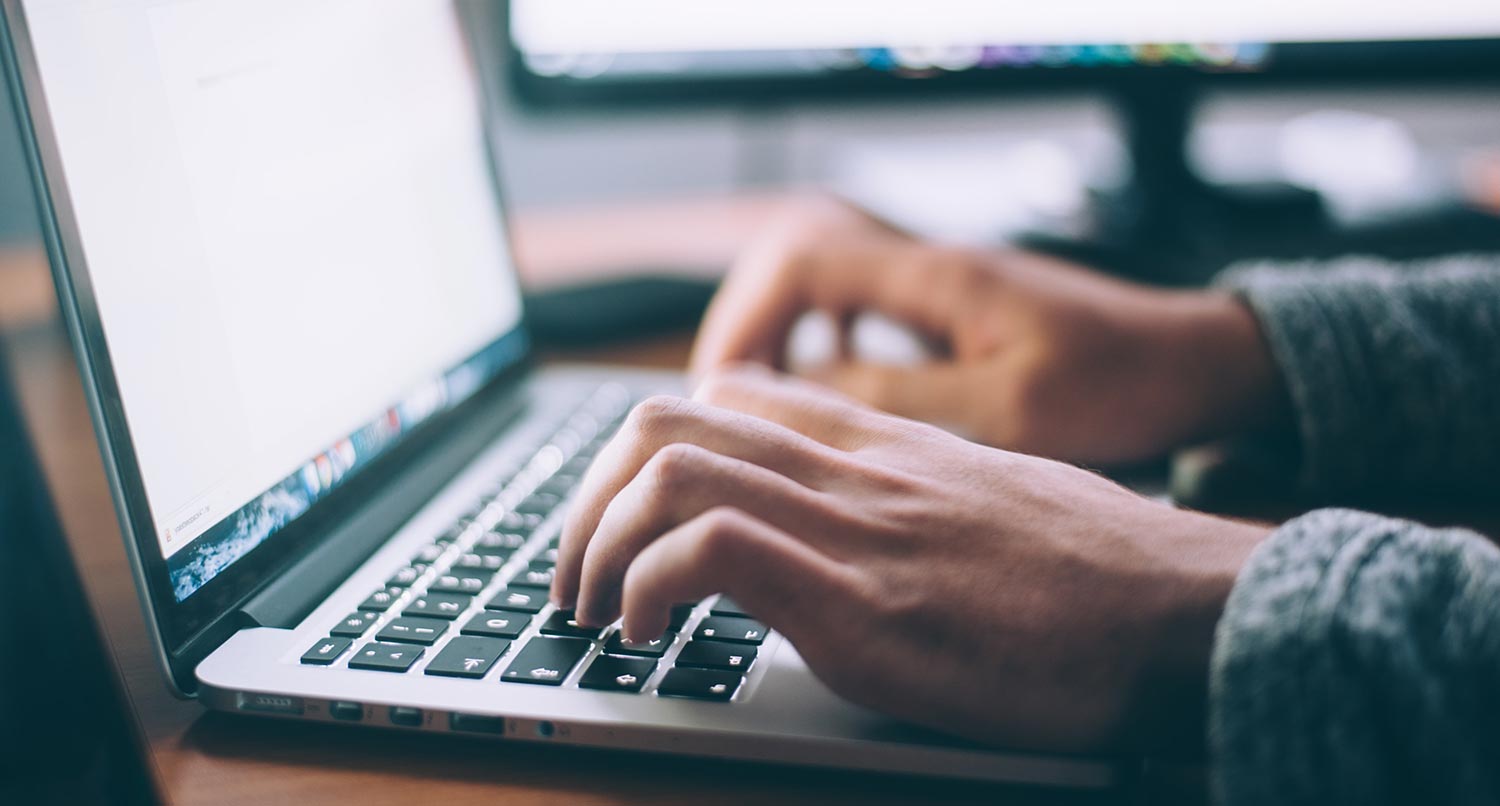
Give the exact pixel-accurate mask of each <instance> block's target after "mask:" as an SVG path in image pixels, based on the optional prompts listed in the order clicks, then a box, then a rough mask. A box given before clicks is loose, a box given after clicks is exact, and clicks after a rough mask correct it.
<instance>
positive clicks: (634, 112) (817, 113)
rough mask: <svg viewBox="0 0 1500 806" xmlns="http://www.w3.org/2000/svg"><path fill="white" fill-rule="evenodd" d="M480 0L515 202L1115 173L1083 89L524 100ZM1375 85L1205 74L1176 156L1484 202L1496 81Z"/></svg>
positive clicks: (1043, 198)
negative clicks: (1219, 78)
mask: <svg viewBox="0 0 1500 806" xmlns="http://www.w3.org/2000/svg"><path fill="white" fill-rule="evenodd" d="M484 5H485V6H487V7H488V8H486V9H485V19H486V21H487V24H488V25H490V26H492V27H491V29H490V30H491V31H492V33H493V37H492V44H493V45H494V46H495V47H496V49H497V58H493V59H491V60H490V62H489V63H490V65H491V66H492V67H493V69H494V70H495V71H496V72H497V73H499V75H496V76H495V78H497V79H498V80H497V81H496V82H495V86H496V87H497V90H498V94H499V95H500V103H499V104H498V109H497V116H498V121H497V130H498V133H499V137H500V140H501V142H502V143H503V148H502V150H501V155H502V156H501V160H502V163H503V177H504V180H505V183H506V191H507V193H508V194H509V196H510V199H511V203H512V205H513V206H514V207H516V208H517V209H518V210H522V211H525V210H537V209H542V210H555V209H559V208H569V207H572V206H578V205H591V206H594V205H601V204H603V205H608V204H615V203H629V202H634V201H638V200H652V199H694V198H703V197H715V196H724V195H729V194H735V193H739V192H743V191H746V190H764V189H768V188H769V189H779V188H784V187H787V186H799V187H802V186H822V187H828V188H831V189H834V190H836V191H839V192H842V193H845V194H847V195H849V196H851V197H853V198H854V199H856V200H858V201H861V202H863V203H865V204H868V205H870V206H871V207H873V208H875V209H876V210H878V211H881V212H883V213H886V214H887V215H890V216H892V217H893V218H896V219H897V220H898V221H900V222H901V223H904V224H907V225H909V226H912V227H914V228H917V229H919V230H923V231H926V232H930V233H932V234H935V235H939V236H942V237H947V238H953V239H962V240H996V239H999V238H1003V237H1005V236H1006V235H1007V234H1009V233H1012V232H1014V231H1017V230H1020V229H1024V228H1026V227H1030V226H1034V225H1036V224H1037V222H1039V221H1046V220H1053V219H1057V218H1059V217H1060V216H1063V215H1065V214H1067V213H1069V212H1070V211H1072V210H1073V209H1075V208H1076V207H1077V206H1078V205H1080V204H1081V203H1082V199H1083V195H1082V194H1083V192H1084V189H1085V188H1086V187H1088V186H1094V187H1100V186H1108V185H1110V184H1112V183H1116V182H1118V181H1119V179H1120V177H1121V175H1122V172H1123V171H1127V170H1128V169H1127V168H1126V167H1125V165H1124V163H1123V154H1122V149H1121V145H1120V140H1119V135H1118V131H1119V130H1118V127H1117V126H1116V118H1115V115H1114V113H1113V110H1112V107H1111V105H1110V103H1109V102H1108V99H1107V98H1106V97H1105V95H1104V94H1103V93H1100V92H1097V91H1091V90H1090V89H1088V88H1086V87H1068V86H1063V85H1059V86H1057V87H1056V88H1046V87H1044V88H1043V89H1042V90H1040V91H1038V90H1032V91H1029V92H1022V93H1015V92H1009V91H992V92H984V91H979V92H965V93H961V94H955V93H926V92H923V91H917V92H902V93H862V94H860V95H861V97H858V98H854V99H850V98H841V97H838V95H839V94H840V93H837V92H834V93H819V94H817V95H815V96H814V97H807V98H802V97H798V96H797V95H796V94H786V93H777V92H769V91H768V92H762V93H758V94H756V93H745V92H739V91H732V90H728V89H726V90H723V91H720V92H717V93H715V92H712V91H710V92H706V93H699V94H698V95H697V96H696V97H694V98H693V99H692V100H691V101H690V102H683V101H676V102H665V103H663V102H659V101H640V102H634V101H625V102H614V103H596V102H592V101H587V102H574V103H568V102H564V103H556V102H553V103H546V104H535V103H526V102H524V101H523V100H522V99H521V98H519V97H518V92H517V85H516V82H514V81H512V80H511V79H512V78H513V77H512V76H507V75H505V73H506V72H509V71H514V70H516V69H517V65H518V62H517V61H516V60H515V59H512V58H508V57H506V55H505V54H503V53H498V51H500V50H502V49H503V47H504V43H506V41H507V40H508V39H509V37H508V34H507V23H508V19H507V15H506V14H505V11H504V8H503V5H504V4H497V3H487V4H484ZM533 66H535V64H533ZM1383 83H1384V82H1370V81H1360V82H1356V83H1352V84H1351V83H1348V82H1342V81H1324V82H1316V81H1314V82H1298V83H1296V84H1285V83H1278V84H1275V85H1270V86H1261V85H1255V86H1243V87H1242V86H1231V87H1227V88H1222V89H1220V88H1217V87H1218V85H1217V84H1216V83H1215V82H1207V83H1205V86H1204V88H1203V90H1202V92H1201V99H1200V108H1199V110H1198V125H1197V126H1196V127H1195V129H1194V131H1193V135H1192V140H1191V155H1192V158H1193V159H1194V160H1195V162H1196V163H1197V164H1198V166H1200V168H1201V170H1202V172H1203V173H1204V174H1205V175H1207V176H1210V177H1214V178H1222V179H1233V180H1237V181H1243V180H1257V181H1259V180H1285V181H1290V182H1292V183H1295V184H1298V185H1302V186H1310V187H1315V188H1317V189H1318V190H1320V191H1322V192H1323V193H1324V195H1325V198H1326V199H1327V200H1328V202H1329V204H1330V209H1331V210H1332V211H1333V212H1334V213H1335V214H1337V215H1341V216H1344V217H1346V218H1348V219H1351V220H1361V219H1362V218H1368V217H1372V216H1378V215H1384V214H1389V213H1392V212H1396V211H1409V210H1413V209H1420V208H1424V207H1428V206H1431V205H1432V204H1433V203H1434V202H1435V201H1438V200H1451V199H1453V198H1456V197H1460V196H1465V197H1468V198H1471V199H1473V200H1475V203H1476V204H1481V205H1493V206H1494V207H1496V208H1500V177H1497V175H1500V168H1497V167H1495V166H1496V165H1500V88H1497V87H1496V85H1495V84H1493V83H1489V84H1485V83H1484V82H1482V81H1481V82H1475V81H1469V82H1455V81H1451V80H1443V81H1437V82H1423V83H1420V84H1416V85H1410V84H1405V83H1403V84H1401V85H1394V86H1382V84H1383ZM6 91H7V92H8V90H6ZM849 94H850V95H853V93H849ZM716 95H717V96H718V97H716ZM6 100H7V102H6V103H4V104H3V105H0V107H3V108H0V116H3V117H0V241H4V242H9V243H15V242H17V241H23V242H24V241H28V240H31V239H34V238H35V237H36V234H35V233H36V223H35V214H34V210H33V204H32V198H31V191H30V189H29V185H28V181H27V178H26V172H25V170H24V167H23V165H22V163H21V155H20V149H19V147H18V144H17V134H16V124H15V120H14V117H13V114H14V113H13V108H12V105H11V104H10V103H9V102H8V98H7V99H6Z"/></svg>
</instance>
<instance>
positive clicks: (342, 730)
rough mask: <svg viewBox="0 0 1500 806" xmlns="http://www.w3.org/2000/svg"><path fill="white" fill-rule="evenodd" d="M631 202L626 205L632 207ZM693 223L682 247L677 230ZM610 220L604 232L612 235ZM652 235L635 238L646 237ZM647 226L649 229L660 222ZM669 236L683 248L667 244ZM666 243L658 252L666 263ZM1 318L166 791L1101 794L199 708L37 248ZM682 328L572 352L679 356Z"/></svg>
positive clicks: (573, 262)
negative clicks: (175, 693)
mask: <svg viewBox="0 0 1500 806" xmlns="http://www.w3.org/2000/svg"><path fill="white" fill-rule="evenodd" d="M771 205H772V202H769V201H767V200H752V201H749V202H726V203H720V204H710V205H700V204H685V205H679V206H677V207H675V208H674V207H673V206H672V205H662V206H659V207H655V208H647V209H644V210H636V211H635V212H630V211H624V212H621V211H607V210H605V211H591V212H589V213H587V214H585V215H584V216H582V217H581V218H580V217H570V216H569V215H567V214H553V215H547V216H537V217H528V218H523V219H522V221H521V223H520V226H519V227H518V229H519V231H520V237H519V240H520V253H521V254H522V256H523V260H526V261H528V262H527V267H528V269H530V270H531V273H532V274H533V276H542V277H544V278H545V277H549V271H548V270H549V269H550V268H552V267H557V272H556V275H564V276H566V275H567V273H568V272H569V271H573V270H581V269H582V268H583V267H585V266H587V265H588V263H589V260H590V257H589V254H590V253H589V251H588V250H587V249H584V248H582V247H580V246H579V239H578V238H577V237H576V235H577V233H579V232H586V233H591V234H592V235H593V236H595V240H593V241H592V243H593V246H592V248H593V249H594V251H593V253H592V254H593V255H594V256H596V257H597V256H599V255H611V256H614V257H619V256H621V255H624V256H627V257H628V258H629V265H636V266H639V265H646V264H647V262H648V261H656V256H654V255H653V253H652V249H653V247H652V246H651V244H663V243H665V244H673V243H676V244H677V245H676V247H673V248H670V249H669V250H668V251H669V254H667V255H666V256H665V257H667V258H671V257H673V256H675V257H676V259H677V263H676V264H677V265H681V266H682V267H684V270H691V269H692V267H694V266H699V265H713V262H714V261H717V262H722V261H724V260H727V258H728V256H729V255H731V254H732V253H733V251H734V249H735V248H736V247H737V246H738V243H739V242H740V241H741V240H742V239H743V237H744V235H745V234H746V233H747V232H749V231H751V230H752V229H753V228H754V226H755V225H756V224H757V223H758V222H759V220H760V218H761V217H762V216H763V215H764V214H765V212H766V211H767V210H768V209H769V207H770V206H771ZM632 216H633V217H632ZM684 232H687V233H695V235H694V236H693V237H692V239H691V248H690V249H685V250H684V249H683V248H682V243H681V242H680V240H678V236H679V235H680V234H681V233H684ZM604 233H608V234H607V236H606V235H605V234H604ZM643 236H644V237H643ZM653 236H654V237H653ZM674 249H675V251H673V250H674ZM671 263H672V261H671V260H666V259H664V260H661V261H659V262H658V265H669V264H671ZM0 335H4V336H5V337H6V341H7V345H6V346H7V347H8V348H9V349H10V351H11V353H12V359H13V361H12V366H13V368H14V369H15V371H16V372H17V374H18V375H19V376H20V385H21V389H22V397H23V405H24V407H25V408H26V410H27V414H28V417H29V419H30V423H31V430H32V432H33V437H34V439H35V440H36V442H37V443H38V445H37V447H38V451H39V453H40V454H41V460H42V464H43V467H44V471H45V474H46V476H47V478H48V480H49V483H50V485H51V487H52V490H53V495H54V497H55V498H56V500H57V505H58V508H59V510H60V512H61V517H62V521H63V527H64V530H65V531H66V533H67V536H68V540H69V542H70V544H71V548H72V550H73V553H74V556H75V557H77V558H78V560H79V564H80V567H81V571H82V573H83V576H84V579H85V584H86V587H87V589H88V595H89V597H90V599H91V603H92V605H93V607H94V609H95V610H96V612H97V613H98V614H99V618H100V620H101V622H102V624H103V625H104V629H105V631H106V633H107V635H108V637H109V640H110V642H111V644H112V647H113V651H114V654H115V657H116V658H117V665H118V670H119V673H120V674H121V675H122V677H123V681H124V684H125V689H126V691H127V693H128V696H129V698H130V701H131V706H132V708H133V710H134V716H135V718H136V719H138V720H139V723H140V726H141V728H142V731H143V732H144V735H145V736H146V738H147V740H148V742H149V744H150V750H151V756H152V760H153V763H154V766H155V773H156V775H157V777H158V779H159V781H160V784H161V790H162V791H163V792H165V793H167V794H168V796H169V797H170V798H171V799H172V800H173V801H174V802H177V803H181V804H199V803H212V804H241V803H243V804H264V803H278V802H279V803H297V804H304V803H345V802H347V803H359V804H372V805H373V804H387V803H389V804H397V805H399V806H416V804H426V803H432V804H477V803H507V804H562V803H568V804H574V803H585V804H587V803H600V804H603V803H643V804H644V803H650V804H705V803H781V804H800V803H807V804H839V803H848V804H856V803H857V804H878V803H893V804H894V803H903V804H904V803H912V802H922V803H974V802H983V803H1017V804H1074V803H1099V802H1105V801H1106V800H1108V799H1112V798H1108V797H1102V796H1100V795H1096V794H1081V793H1068V792H1048V791H1035V790H1026V789H1017V788H1013V787H995V786H984V785H974V784H966V783H953V782H942V781H931V780H922V779H914V778H893V777H888V776H874V775H859V774H849V773H841V772H836V771H828V770H801V769H795V768H789V767H773V766H766V765H752V764H739V763H731V762H721V761H711V760H698V759H683V758H670V757H657V756H645V755H635V754H626V753H620V752H606V751H590V750H579V749H575V748H562V747H546V746H535V745H529V744H524V743H505V742H488V741H482V740H470V739H464V738H462V737H444V736H430V735H423V736H415V735H410V734H401V733H393V732H387V731H376V730H361V729H355V728H348V727H343V726H330V725H314V724H302V723H296V722H279V721H272V720H263V719H255V718H252V717H242V716H234V715H229V714H220V713H209V712H207V711H205V710H204V709H203V708H201V707H200V706H199V705H198V704H197V703H195V702H185V701H182V700H177V699H174V698H173V697H172V696H171V695H169V694H168V693H167V690H166V687H165V686H164V684H163V682H162V677H161V673H160V672H159V671H158V669H157V667H156V665H155V663H154V662H153V661H152V659H151V654H150V650H149V647H148V646H147V640H146V634H145V626H144V623H143V620H142V615H141V611H140V607H139V606H138V604H137V600H136V595H135V589H134V584H133V582H132V580H131V576H130V571H129V568H128V566H127V564H126V558H125V554H124V548H123V546H122V545H121V540H120V533H119V528H118V525H117V523H116V521H115V515H114V510H113V507H112V505H111V502H110V496H109V492H108V488H107V486H106V483H105V479H104V475H103V468H102V466H101V463H100V460H99V454H98V450H97V445H96V443H95V440H94V433H93V429H92V427H91V425H90V421H89V417H88V412H87V408H86V404H85V401H84V396H83V391H82V387H81V385H80V383H79V380H78V375H77V369H76V367H75V365H74V364H73V361H72V358H71V355H70V351H69V348H68V344H67V339H66V338H65V335H64V333H63V331H62V328H61V327H60V325H59V324H58V323H57V320H56V318H55V302H54V301H53V299H52V294H51V290H50V285H49V281H48V279H47V274H46V266H45V261H44V259H43V257H42V256H41V255H40V254H39V253H38V252H36V251H31V250H22V251H16V250H12V251H9V252H3V251H0ZM686 351H687V335H686V334H684V335H683V336H679V337H674V338H669V339H663V340H658V341H656V342H654V343H650V344H643V345H630V346H622V347H619V348H615V349H611V350H607V351H600V352H598V353H594V354H577V355H574V356H570V357H573V358H587V359H590V360H600V361H620V362H625V363H632V364H645V365H656V366H674V365H675V366H680V365H681V362H682V360H683V359H684V357H685V356H686Z"/></svg>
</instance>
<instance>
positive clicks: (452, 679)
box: [3, 0, 1119, 787]
mask: <svg viewBox="0 0 1500 806" xmlns="http://www.w3.org/2000/svg"><path fill="white" fill-rule="evenodd" d="M3 2H4V12H5V17H4V20H5V25H6V30H5V34H6V36H5V37H4V39H5V42H6V54H5V55H6V57H7V60H8V61H9V62H10V64H11V66H12V67H13V69H12V70H11V73H12V76H13V78H14V86H13V90H14V92H15V94H16V95H17V97H18V98H19V99H20V102H19V107H20V113H21V118H22V120H23V121H24V123H25V125H24V126H23V128H25V129H26V137H27V139H28V146H29V149H30V151H31V160H32V163H33V169H34V172H35V177H36V181H37V184H38V187H39V188H40V189H41V190H40V193H41V196H42V208H43V211H44V215H45V217H46V222H45V224H46V227H45V228H46V230H47V234H48V237H49V239H50V248H51V256H52V261H53V266H54V270H55V274H56V280H57V286H58V291H59V297H60V299H61V300H62V302H63V307H64V309H65V313H66V316H67V319H68V323H69V328H70V331H71V337H72V339H73V340H74V346H75V349H76V352H77V355H78V359H79V362H80V365H81V369H82V373H83V376H84V379H85V386H86V388H87V390H88V393H89V396H90V398H91V403H92V406H93V415H94V418H95V428H96V431H97V433H98V434H99V436H100V443H101V451H102V454H103V457H104V462H105V466H106V470H107V473H108V476H109V478H110V481H111V484H112V486H113V494H114V498H115V503H116V506H117V509H118V515H119V520H120V524H121V527H122V532H123V534H124V536H125V541H126V543H127V548H128V550H129V553H130V556H131V560H132V564H133V571H134V574H135V576H136V581H137V583H138V587H139V591H140V599H141V604H142V606H143V607H144V609H145V612H146V616H147V621H148V623H149V624H150V626H151V632H152V640H153V641H154V642H155V648H156V654H157V658H158V660H159V661H160V664H161V668H162V670H163V672H164V673H165V676H166V680H167V683H168V685H170V686H171V688H172V690H173V691H175V692H176V693H177V694H179V695H181V696H184V697H196V698H197V699H198V700H199V701H200V702H202V703H203V705H204V706H206V707H208V708H213V709H220V710H224V711H232V712H237V713H244V714H254V715H258V716H264V717H269V718H278V719H300V720H310V721H320V722H329V721H332V722H343V723H348V724H350V725H358V726H362V727H368V728H377V729H382V730H390V731H408V732H427V733H463V734H470V735H473V736H477V737H485V738H490V739H499V740H505V741H529V742H547V743H552V744H560V745H587V746H593V747H608V748H621V749H631V750H639V751H650V752H660V753H681V754H696V755H705V756H715V757H724V758H735V759H750V760H761V761H772V762H784V763H792V764H802V765H816V766H830V767H843V768H851V769H863V770H879V771H884V772H898V773H915V774H923V775H933V776H954V777H963V778H971V779H988V780H999V781H1016V782H1029V783H1037V784H1050V785H1063V786H1073V787H1100V786H1107V785H1110V784H1111V783H1112V782H1113V781H1115V780H1116V778H1117V776H1118V774H1119V770H1118V768H1117V767H1116V765H1115V764H1113V763H1110V762H1108V761H1101V760H1098V759H1086V758H1073V757H1062V756H1042V755H1036V754H1030V753H1023V752H1007V751H1003V750H996V749H994V748H988V747H983V746H979V745H975V744H972V743H968V742H964V741H961V740H957V739H952V738H948V737H944V736H941V735H938V734H936V733H933V732H929V731H925V730H920V729H917V728H914V727H911V726H908V725H904V724H900V723H898V722H895V721H893V720H891V719H889V718H887V717H884V716H882V715H880V714H877V713H874V712H872V711H869V710H866V709H863V708H860V707H857V706H855V705H852V704H850V703H847V702H845V701H844V700H842V699H840V698H839V697H837V696H836V695H834V694H833V693H832V692H830V691H829V690H828V689H827V688H826V687H825V686H824V685H823V684H822V683H821V682H819V681H818V679H817V678H816V677H814V676H813V675H812V674H811V673H810V672H809V670H808V669H807V667H806V665H805V664H804V662H803V661H802V660H801V658H800V657H799V656H798V654H797V651H796V650H795V648H794V647H792V646H791V645H790V644H789V643H788V642H787V641H785V640H784V639H783V638H782V637H781V636H780V635H779V634H776V633H775V632H772V631H768V630H767V629H766V627H765V626H764V625H762V624H760V623H759V622H757V621H755V619H754V614H753V613H745V612H743V610H742V609H741V608H740V607H739V606H738V605H736V604H735V603H734V602H732V601H728V600H725V599H723V598H721V597H710V598H709V599H707V600H705V601H702V602H692V603H684V604H683V605H682V606H681V607H679V608H678V609H677V610H676V611H675V612H674V618H673V622H672V629H671V631H670V632H668V633H667V634H666V635H664V636H663V637H662V638H661V639H660V640H658V641H656V642H654V643H652V644H649V645H645V646H627V645H625V644H624V643H622V642H621V640H620V639H619V637H618V635H617V634H616V632H615V631H614V629H613V628H610V629H605V630H602V631H597V632H596V631H592V630H586V629H583V628H580V627H579V626H578V625H577V624H575V623H574V622H572V621H571V620H570V619H569V614H567V613H557V612H554V610H553V608H552V607H551V606H550V605H549V604H548V603H547V588H548V585H549V583H550V581H551V578H552V569H553V562H554V558H555V552H556V540H557V535H558V531H559V525H560V521H561V517H562V512H563V510H565V509H566V506H567V502H568V499H569V496H570V494H571V492H572V490H573V487H574V485H575V484H576V483H577V482H578V480H579V478H580V476H581V475H582V474H583V473H584V472H585V470H586V469H587V467H588V465H589V462H590V459H591V457H592V456H593V455H594V454H595V453H596V452H597V451H598V450H599V448H600V446H601V445H602V444H603V443H604V442H605V441H606V440H607V439H608V438H609V437H610V435H611V433H612V431H613V430H614V429H615V428H616V427H617V426H618V425H619V424H620V422H621V420H622V418H624V417H625V416H626V414H627V413H628V412H629V410H630V408H631V406H632V404H633V403H634V402H635V401H638V400H640V399H641V398H642V397H643V396H647V395H651V394H658V393H673V392H678V391H681V390H682V388H683V380H682V378H681V377H679V376H677V375H674V374H663V373H655V374H653V373H648V372H632V371H619V370H610V369H604V368H589V367H580V368H559V369H538V368H537V367H536V365H535V364H534V363H533V361H532V344H531V342H530V340H529V337H528V330H527V327H526V322H525V311H524V309H523V305H522V300H521V295H520V292H519V290H518V286H517V279H516V272H515V270H514V263H513V260H512V257H511V253H510V251H509V249H508V247H507V231H506V218H505V215H504V211H503V209H502V207H501V202H500V195H499V193H498V192H497V185H496V182H495V171H494V155H495V153H496V149H497V148H498V149H503V148H505V143H504V142H499V143H497V142H496V138H495V136H494V133H493V131H490V130H489V127H488V126H487V125H486V124H487V122H488V120H489V119H490V116H491V115H493V114H495V109H496V104H494V103H492V102H491V101H492V98H491V97H490V96H492V95H493V88H492V87H487V83H488V82H486V81H485V77H486V76H489V75H492V74H493V73H494V72H495V71H494V69H493V65H489V64H486V63H484V62H485V59H486V58H488V56H487V53H488V51H487V50H486V49H485V48H484V47H483V44H484V43H485V42H486V41H488V39H489V38H488V37H485V36H482V35H480V36H476V35H475V34H476V31H478V30H480V27H479V26H477V25H476V22H475V20H476V19H477V17H476V15H475V14H474V13H473V12H474V9H472V8H469V7H467V6H464V5H458V6H455V5H454V4H452V3H451V2H448V0H190V1H189V0H3ZM578 237H580V238H586V237H588V233H586V232H580V233H579V234H578ZM914 662H920V661H919V659H914ZM982 695H983V692H976V696H982Z"/></svg>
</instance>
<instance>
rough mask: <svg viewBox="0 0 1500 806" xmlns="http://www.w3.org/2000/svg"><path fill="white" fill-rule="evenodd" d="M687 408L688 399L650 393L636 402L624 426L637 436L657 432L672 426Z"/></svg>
mask: <svg viewBox="0 0 1500 806" xmlns="http://www.w3.org/2000/svg"><path fill="white" fill-rule="evenodd" d="M687 410H688V401H686V400H684V399H682V398H680V397H673V396H672V395H652V396H651V397H648V398H646V399H645V400H642V401H641V402H640V403H637V404H636V407H635V408H634V409H631V411H630V416H629V417H627V418H626V421H625V422H626V427H627V428H628V429H629V431H630V432H631V433H633V434H635V435H636V436H638V437H646V436H651V435H654V434H659V433H661V432H663V431H667V430H669V429H671V428H672V426H673V424H674V423H676V422H677V421H679V420H680V419H681V418H682V417H683V416H684V415H685V414H686V413H687Z"/></svg>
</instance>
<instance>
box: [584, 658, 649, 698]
mask: <svg viewBox="0 0 1500 806" xmlns="http://www.w3.org/2000/svg"><path fill="white" fill-rule="evenodd" d="M655 672H656V661H654V660H651V659H650V658H612V657H610V656H609V655H600V656H599V657H597V658H595V659H594V662H593V664H592V665H590V666H589V670H588V671H586V672H584V673H583V677H580V678H579V679H578V687H579V688H592V689H598V690H600V691H625V692H629V693H632V694H634V693H636V692H638V691H640V690H641V687H642V686H644V685H646V681H647V680H648V679H650V677H651V675H652V674H653V673H655Z"/></svg>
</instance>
